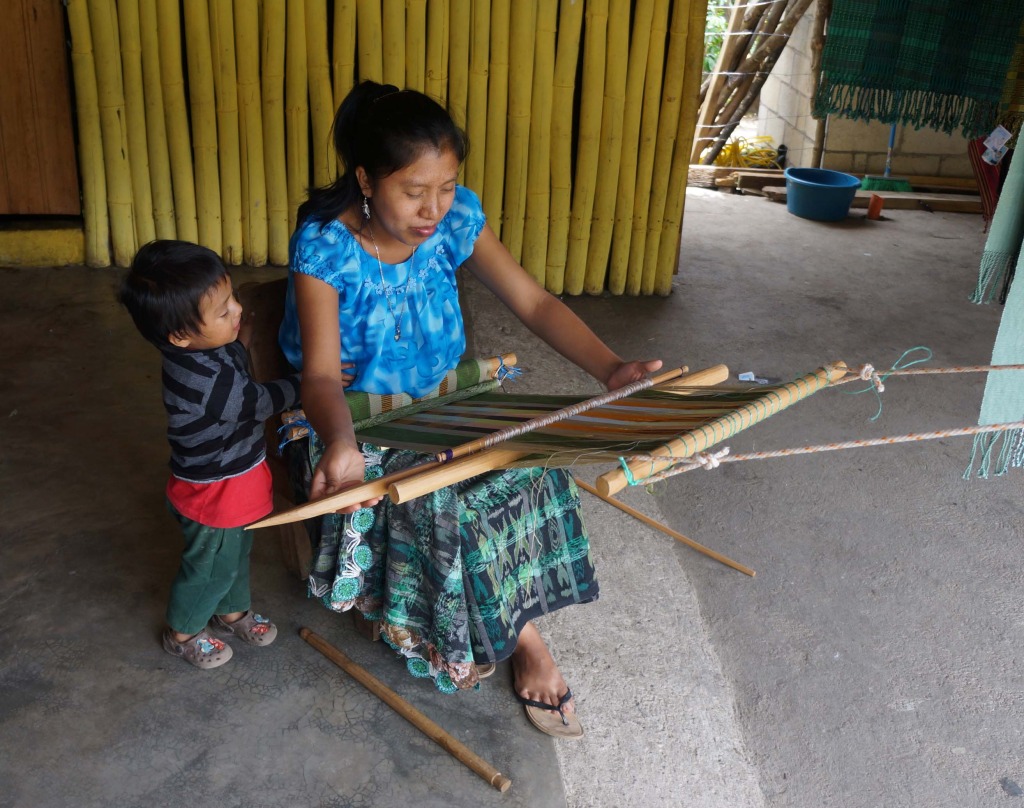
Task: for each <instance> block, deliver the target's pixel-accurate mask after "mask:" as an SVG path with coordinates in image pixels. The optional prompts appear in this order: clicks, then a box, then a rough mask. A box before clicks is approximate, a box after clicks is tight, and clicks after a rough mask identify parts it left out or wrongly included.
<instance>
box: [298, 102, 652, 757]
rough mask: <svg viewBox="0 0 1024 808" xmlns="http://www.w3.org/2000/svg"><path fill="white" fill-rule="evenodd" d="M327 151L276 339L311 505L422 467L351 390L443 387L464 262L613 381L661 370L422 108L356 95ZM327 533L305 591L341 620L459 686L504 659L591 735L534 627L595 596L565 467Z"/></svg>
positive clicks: (555, 716) (544, 700) (555, 714)
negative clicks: (585, 294)
mask: <svg viewBox="0 0 1024 808" xmlns="http://www.w3.org/2000/svg"><path fill="white" fill-rule="evenodd" d="M334 145H335V148H336V150H337V152H338V155H339V157H340V158H341V160H342V162H343V164H344V167H345V172H344V174H343V175H342V176H341V177H339V179H338V180H337V181H335V182H334V183H332V184H331V185H328V186H326V187H323V188H317V189H314V190H312V191H311V193H310V198H309V200H308V201H307V202H306V203H305V204H303V205H302V206H301V207H300V208H299V214H298V227H297V229H296V232H295V234H294V235H293V237H292V242H291V248H290V265H291V271H290V273H289V289H288V298H287V305H286V314H285V320H284V323H283V324H282V328H281V345H282V348H283V349H284V351H285V354H286V355H287V356H288V359H289V361H291V363H292V364H293V365H294V366H295V367H296V368H299V369H301V370H302V403H303V409H304V410H305V413H306V418H307V419H308V421H309V422H310V424H311V425H312V427H313V430H314V432H315V434H314V435H313V436H311V438H309V439H308V445H305V444H307V441H305V440H304V441H303V444H304V445H303V446H301V447H300V450H299V451H298V456H299V462H298V463H297V464H294V465H293V467H294V468H296V469H297V477H298V480H297V482H298V483H299V484H300V485H301V486H302V487H303V488H304V490H306V491H308V493H309V497H310V499H317V498H320V497H323V496H326V495H329V494H332V493H334V492H337V491H339V490H341V489H344V488H346V487H350V486H352V485H355V484H357V483H360V482H362V481H363V480H364V479H370V478H373V477H376V476H379V475H381V474H390V473H393V472H395V471H398V470H400V469H402V468H406V467H408V466H410V465H412V464H413V463H416V462H418V461H419V460H420V459H422V456H420V455H417V454H416V453H414V452H411V451H408V450H390V449H382V448H380V447H375V446H369V445H360V444H359V443H358V442H357V441H356V439H355V435H354V433H353V429H352V418H351V415H350V413H349V410H348V407H347V405H346V404H345V399H344V395H343V392H344V388H345V387H346V385H347V386H350V387H351V388H352V389H354V390H363V391H367V392H370V393H381V394H384V393H397V392H404V393H407V394H409V395H412V396H414V397H418V396H422V395H424V394H426V393H427V392H429V391H431V390H433V389H434V388H436V387H437V385H438V383H439V382H440V379H441V377H442V376H443V375H444V373H445V372H447V371H448V370H450V369H451V368H453V367H454V366H455V364H456V363H457V362H458V360H459V358H460V357H461V355H462V353H463V351H464V350H465V347H466V339H465V331H464V328H463V322H462V315H461V312H460V310H459V300H458V289H457V287H456V274H455V271H456V269H457V268H458V267H459V266H460V265H464V266H465V267H466V268H467V269H468V270H469V271H470V272H472V273H473V274H474V275H476V277H477V278H479V279H480V280H481V281H482V282H483V283H484V285H485V286H487V287H488V288H489V289H490V290H491V292H493V293H494V295H495V296H496V297H497V298H498V299H499V300H500V301H501V302H502V303H504V304H505V305H506V306H508V307H509V308H510V309H511V310H512V312H513V313H514V314H515V315H516V316H517V317H518V318H519V319H520V320H522V321H523V323H525V324H526V325H527V326H528V327H529V328H530V329H531V330H532V331H533V332H534V333H535V334H537V335H538V336H540V337H541V338H543V339H544V340H545V341H546V342H547V343H548V344H549V345H551V346H552V347H553V348H554V349H555V350H557V351H558V352H559V353H561V354H562V355H563V356H565V357H566V358H567V359H569V360H570V361H572V362H574V363H575V364H576V365H578V366H579V367H581V368H582V369H584V370H586V371H587V372H588V373H590V374H591V375H592V376H594V377H595V378H596V379H598V380H599V381H601V382H602V383H604V384H605V385H607V387H608V388H609V389H616V388H618V387H621V386H623V385H625V384H628V383H630V382H633V381H636V380H638V379H640V378H642V377H643V376H644V375H645V374H647V373H649V372H653V371H655V370H657V369H658V368H660V367H661V362H660V361H658V360H654V361H647V362H624V361H623V360H622V359H620V358H619V357H618V356H616V355H615V354H614V353H613V352H612V351H611V350H610V349H609V348H608V347H607V346H605V345H604V344H603V343H602V342H601V341H600V340H599V339H598V338H597V337H596V336H595V335H594V334H593V332H591V331H590V329H589V328H587V327H586V326H585V325H584V324H583V322H582V321H580V320H579V318H577V317H576V316H575V315H574V314H572V312H570V311H569V309H568V308H566V307H565V306H564V305H563V304H562V303H561V302H560V301H558V300H557V299H556V298H554V297H553V296H551V295H550V294H548V293H547V292H545V291H544V290H543V289H542V288H541V287H540V286H538V285H537V283H536V282H534V281H533V279H532V278H530V276H529V275H528V274H527V273H526V271H525V270H523V268H522V267H521V266H519V265H518V264H517V263H516V261H515V260H514V259H513V258H512V256H511V255H510V254H509V252H508V251H507V250H506V249H505V247H504V246H503V245H502V244H501V242H500V241H499V240H498V238H497V236H496V235H495V234H494V232H493V231H492V230H491V228H490V227H488V226H487V223H486V220H485V217H484V214H483V210H482V208H481V206H480V202H479V200H478V199H477V197H476V196H475V195H474V194H473V193H472V192H471V191H469V190H468V189H466V188H463V187H461V186H459V185H457V183H456V178H457V176H458V172H459V166H460V165H461V163H462V161H463V159H464V158H465V156H466V148H467V147H466V141H465V137H464V135H463V133H462V132H461V131H460V130H459V129H458V127H456V126H455V124H454V123H453V122H452V119H451V117H450V116H449V115H448V113H447V112H446V111H445V110H444V109H443V108H442V107H441V106H439V105H438V104H437V103H435V102H434V101H432V100H431V99H429V98H428V97H427V96H425V95H423V94H421V93H418V92H413V91H399V90H398V89H397V88H396V87H393V86H390V85H388V86H383V85H380V84H376V83H373V82H363V83H361V84H359V85H357V86H356V87H355V88H354V89H353V90H352V92H351V93H350V94H349V95H348V96H347V97H346V98H345V100H344V101H343V102H342V104H341V107H340V108H339V110H338V114H337V117H336V118H335V122H334ZM345 371H349V372H347V373H346V372H345ZM303 449H304V450H305V451H302V450H303ZM292 451H293V453H294V452H295V450H294V449H293V450H292ZM314 534H315V535H314V541H315V542H316V543H317V545H318V547H317V550H316V553H315V559H314V565H313V571H312V574H311V577H310V586H311V591H312V593H313V594H314V595H315V596H317V597H319V598H321V600H322V601H323V602H324V604H325V605H326V606H328V608H331V609H335V610H338V611H342V610H346V609H348V608H351V607H352V606H355V607H356V608H358V609H359V610H360V611H361V612H362V613H363V614H364V616H366V617H368V618H372V619H379V620H381V622H382V634H383V636H384V637H385V639H387V640H388V641H389V642H390V643H391V644H392V646H393V647H395V648H396V649H397V650H398V651H399V652H400V653H402V654H403V655H404V656H405V657H406V658H407V665H408V667H409V670H410V671H411V672H412V673H413V674H414V675H421V676H430V677H431V678H433V679H434V681H435V683H436V684H437V686H438V687H439V688H441V689H442V690H447V691H453V690H455V689H458V688H467V687H472V686H474V685H475V684H476V683H477V681H478V679H479V677H480V676H481V674H482V673H483V672H484V670H487V669H493V663H495V662H498V661H501V660H503V659H507V658H510V659H511V663H512V667H513V672H514V677H515V685H514V686H515V691H516V695H517V697H518V698H519V699H520V701H522V702H523V703H524V705H526V710H527V715H528V717H529V718H530V720H531V721H532V722H533V723H534V724H535V726H537V727H538V728H539V729H541V730H542V731H544V732H548V733H549V734H554V735H558V736H561V737H578V736H579V735H581V734H582V728H581V727H580V725H579V721H578V719H577V718H576V717H575V715H574V705H573V700H572V692H571V691H570V690H569V687H568V686H567V685H566V683H565V680H564V679H563V677H562V674H561V673H560V672H559V670H558V667H557V665H556V664H555V662H554V660H553V659H552V657H551V654H550V653H549V652H548V649H547V647H546V646H545V644H544V642H543V640H542V639H541V636H540V634H539V632H538V631H537V629H536V627H535V626H534V625H533V623H532V619H533V618H534V617H536V616H538V615H540V614H544V613H546V612H549V611H552V610H554V609H557V608H561V607H562V606H565V605H569V604H571V603H581V602H586V601H588V600H593V599H594V598H595V597H596V596H597V582H596V580H595V579H594V573H593V567H592V565H591V562H590V555H589V544H588V542H587V535H586V531H585V529H584V527H583V523H582V519H581V515H580V503H579V496H578V490H577V488H576V485H575V483H574V482H573V480H572V478H571V476H569V475H568V474H567V473H566V472H564V471H562V470H559V469H555V470H541V469H513V470H508V471H498V472H493V473H491V474H488V475H484V476H482V477H478V478H475V479H473V480H469V481H467V482H465V483H461V484H458V485H456V486H453V487H451V488H447V489H443V490H442V491H439V492H436V493H435V494H433V495H430V496H426V497H421V498H420V499H418V500H414V501H413V502H410V503H407V504H403V505H393V504H392V503H390V502H389V501H387V500H384V501H378V500H372V501H369V502H364V503H361V504H360V505H359V506H353V507H351V508H348V509H345V511H344V512H342V513H339V514H331V515H329V516H327V517H324V518H323V519H322V520H320V522H319V523H318V525H317V528H316V529H315V531H314ZM484 666H486V668H485V667H484Z"/></svg>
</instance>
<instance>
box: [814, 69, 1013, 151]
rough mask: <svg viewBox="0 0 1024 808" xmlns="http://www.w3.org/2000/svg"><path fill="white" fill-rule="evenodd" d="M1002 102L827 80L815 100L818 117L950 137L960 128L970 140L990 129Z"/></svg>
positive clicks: (823, 82)
mask: <svg viewBox="0 0 1024 808" xmlns="http://www.w3.org/2000/svg"><path fill="white" fill-rule="evenodd" d="M999 111H1000V109H999V102H997V101H986V100H981V99H974V98H966V97H964V96H962V95H952V94H946V93H935V92H931V91H927V90H892V89H881V88H877V87H857V86H855V85H852V84H841V83H832V82H829V81H828V78H827V77H826V78H825V79H823V81H822V85H821V89H820V90H819V91H818V94H817V95H816V96H815V99H814V114H815V116H816V117H824V116H825V115H829V114H831V115H841V116H843V117H846V118H852V119H853V120H866V121H881V122H882V123H890V124H891V123H899V124H902V125H904V126H912V127H914V128H915V129H921V128H922V127H925V126H927V127H931V128H933V129H938V130H940V131H942V132H946V133H947V134H951V133H952V132H953V130H955V129H956V128H958V127H959V128H960V129H961V130H962V131H963V134H964V136H966V137H975V136H977V135H980V134H982V132H983V131H984V132H985V133H986V134H987V129H991V122H992V121H993V120H995V118H996V117H997V115H998V113H999Z"/></svg>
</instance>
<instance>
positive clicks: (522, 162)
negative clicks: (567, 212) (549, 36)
mask: <svg viewBox="0 0 1024 808" xmlns="http://www.w3.org/2000/svg"><path fill="white" fill-rule="evenodd" d="M536 27H537V0H512V6H511V16H510V27H509V74H510V75H511V76H514V77H515V79H514V80H513V81H510V82H509V86H508V135H507V144H506V147H505V204H504V208H503V215H502V222H501V239H502V241H503V242H504V243H505V245H506V246H507V247H508V249H509V252H511V253H512V257H513V258H515V259H516V261H518V260H519V259H520V258H521V257H522V253H523V228H524V226H525V223H526V172H527V168H528V165H529V151H530V103H531V95H532V93H533V51H534V37H535V36H536Z"/></svg>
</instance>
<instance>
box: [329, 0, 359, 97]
mask: <svg viewBox="0 0 1024 808" xmlns="http://www.w3.org/2000/svg"><path fill="white" fill-rule="evenodd" d="M331 44H332V48H331V53H332V61H331V63H332V66H333V74H334V98H335V99H336V100H335V104H334V105H335V106H339V105H340V104H341V99H343V98H344V97H345V96H346V95H348V93H349V90H351V89H352V88H353V87H354V86H355V83H356V0H335V1H334V33H333V34H332V36H331Z"/></svg>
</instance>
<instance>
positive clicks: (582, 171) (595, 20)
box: [565, 0, 608, 295]
mask: <svg viewBox="0 0 1024 808" xmlns="http://www.w3.org/2000/svg"><path fill="white" fill-rule="evenodd" d="M586 16H587V24H586V31H585V33H584V42H583V88H582V99H583V100H582V103H581V106H580V123H579V135H578V137H577V139H576V154H577V157H576V173H575V176H574V178H573V179H574V188H573V195H572V213H571V214H570V218H569V252H568V256H567V258H566V264H565V291H566V292H568V293H569V294H570V295H578V294H579V293H580V292H582V291H583V281H584V275H585V274H586V265H587V250H588V248H589V245H590V220H591V216H592V215H593V212H594V190H595V187H596V185H597V172H598V160H599V156H600V146H601V144H600V139H601V108H602V106H603V101H604V82H605V54H606V53H607V50H608V47H607V45H608V39H607V30H608V0H591V1H590V2H589V3H587V10H586Z"/></svg>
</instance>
